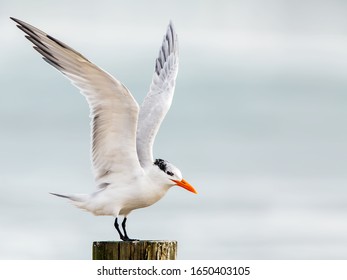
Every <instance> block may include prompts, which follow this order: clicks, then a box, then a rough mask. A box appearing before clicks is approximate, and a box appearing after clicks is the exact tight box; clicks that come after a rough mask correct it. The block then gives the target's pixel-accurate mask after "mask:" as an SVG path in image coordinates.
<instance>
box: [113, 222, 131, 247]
mask: <svg viewBox="0 0 347 280" xmlns="http://www.w3.org/2000/svg"><path fill="white" fill-rule="evenodd" d="M114 227H115V228H116V230H117V232H118V234H119V237H120V239H122V240H123V241H126V238H125V236H124V235H123V233H122V232H121V231H120V229H119V225H118V217H116V219H115V220H114ZM125 235H126V234H125ZM128 239H129V238H128Z"/></svg>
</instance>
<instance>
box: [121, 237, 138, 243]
mask: <svg viewBox="0 0 347 280" xmlns="http://www.w3.org/2000/svg"><path fill="white" fill-rule="evenodd" d="M122 240H123V241H128V242H132V241H140V239H133V238H129V237H128V238H126V237H125V236H123V238H122Z"/></svg>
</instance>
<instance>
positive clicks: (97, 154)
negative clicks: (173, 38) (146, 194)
mask: <svg viewBox="0 0 347 280" xmlns="http://www.w3.org/2000/svg"><path fill="white" fill-rule="evenodd" d="M11 19H12V20H14V21H15V22H16V23H17V24H18V25H17V26H18V28H19V29H21V30H22V31H23V32H25V33H26V34H27V35H26V38H27V39H28V40H29V41H30V42H32V43H33V44H34V49H35V50H36V51H38V52H39V53H40V54H41V55H42V56H43V59H44V60H45V61H46V62H48V63H49V64H51V65H52V66H53V67H55V68H57V69H58V70H59V71H60V72H61V73H63V74H64V75H65V76H66V77H67V78H68V79H70V80H71V82H72V83H73V84H74V85H75V86H76V87H77V88H79V89H80V91H81V93H82V95H84V96H85V98H86V99H87V101H88V104H89V107H90V110H91V118H92V124H91V127H92V159H93V167H94V175H95V179H96V181H97V182H98V184H99V185H104V184H107V183H108V182H107V179H105V178H107V175H108V174H110V173H122V174H124V173H126V172H130V173H131V174H132V175H133V174H134V173H135V174H136V172H143V170H142V168H141V166H140V163H139V161H138V158H137V152H136V128H137V120H138V113H139V106H138V104H137V103H136V101H135V99H134V98H133V96H132V95H131V93H130V92H129V90H128V89H127V88H126V87H125V86H124V85H123V84H121V83H120V82H119V81H118V80H116V79H115V78H113V77H112V76H111V75H109V74H108V73H106V72H105V71H103V70H102V69H100V68H99V67H97V66H96V65H94V64H93V63H91V62H90V61H89V60H88V59H86V58H85V57H84V56H82V55H81V54H80V53H78V52H77V51H75V50H74V49H72V48H70V47H69V46H67V45H66V44H64V43H62V42H60V41H59V40H57V39H55V38H53V37H52V36H50V35H48V34H46V33H44V32H42V31H41V30H39V29H37V28H35V27H34V26H31V25H29V24H27V23H25V22H23V21H20V20H18V19H15V18H11Z"/></svg>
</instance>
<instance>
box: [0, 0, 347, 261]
mask: <svg viewBox="0 0 347 280" xmlns="http://www.w3.org/2000/svg"><path fill="white" fill-rule="evenodd" d="M346 12H347V2H345V1H339V0H331V1H323V0H318V1H317V0H316V1H313V0H312V1H311V0H303V1H299V0H294V1H292V0H291V1H289V0H282V1H271V0H262V1H258V0H242V1H241V0H232V1H212V0H210V1H154V0H150V1H141V2H140V1H118V0H117V1H115V0H112V1H111V0H105V1H79V0H78V1H67V0H60V1H51V0H49V1H36V2H34V1H24V0H14V1H9V0H0V31H1V39H0V40H1V44H0V87H1V90H0V172H1V173H0V190H1V195H0V258H1V259H90V258H91V244H92V241H94V240H114V239H116V238H118V237H117V234H116V232H115V230H114V229H113V218H112V217H94V216H92V215H90V214H89V213H85V212H82V211H80V210H78V209H75V208H74V207H73V206H71V205H69V204H68V203H67V202H66V201H65V200H62V199H58V198H56V197H53V196H51V195H49V194H48V193H49V192H61V193H69V192H82V193H83V192H91V191H93V190H94V184H93V178H92V175H91V167H90V159H89V150H90V147H89V145H90V140H89V135H90V128H89V119H88V115H89V110H88V106H87V104H86V102H85V100H84V98H83V97H82V96H81V95H80V94H79V93H78V91H77V90H76V89H75V88H74V87H73V86H71V85H70V83H69V82H68V81H67V80H66V79H65V78H64V77H63V76H62V75H60V74H59V73H58V72H57V71H56V70H55V69H53V68H52V67H51V66H49V65H47V64H46V63H45V62H44V61H43V60H42V59H41V58H40V56H39V55H38V54H37V53H36V52H35V51H33V49H32V48H31V45H30V43H29V42H28V41H27V40H25V38H24V36H23V34H22V32H21V31H20V30H18V29H17V28H16V27H15V24H14V23H13V22H11V21H10V20H9V16H13V17H17V18H19V19H22V20H24V21H27V22H29V23H31V24H33V25H35V26H37V27H39V28H40V29H42V30H44V31H46V32H47V33H49V34H50V35H52V36H55V37H56V38H58V39H60V40H62V41H63V42H65V43H67V44H68V45H70V46H72V47H73V48H75V49H76V50H78V51H79V52H81V53H82V54H84V55H85V56H86V57H88V58H89V59H90V60H91V61H93V62H95V63H96V64H97V65H99V66H100V67H102V68H103V69H105V70H107V71H108V72H109V73H112V74H113V75H115V76H116V77H117V78H118V79H119V80H121V81H122V82H123V83H124V84H125V85H127V87H128V88H129V89H130V90H131V92H132V93H133V95H134V96H135V98H136V99H137V100H138V102H141V101H142V99H143V98H144V96H145V94H146V93H147V90H148V87H149V83H150V81H151V77H152V73H153V70H154V60H155V58H156V56H157V54H158V50H159V47H160V44H161V40H162V36H163V35H164V32H165V30H166V26H167V24H168V22H169V20H170V19H172V20H173V22H174V24H175V26H176V30H177V33H178V36H179V42H180V69H179V75H178V80H177V87H176V94H175V97H174V102H173V105H172V107H171V110H170V112H169V114H168V115H167V117H166V119H165V121H164V123H163V125H162V127H161V129H160V131H159V135H158V136H157V139H156V142H155V151H154V152H155V157H158V158H164V159H167V160H169V161H171V162H172V163H174V164H175V165H177V166H178V167H179V168H180V169H181V170H182V172H183V175H184V177H185V178H186V179H187V180H188V181H189V182H190V183H191V184H192V185H193V186H195V187H196V189H197V190H198V192H199V195H197V196H195V195H193V194H191V193H188V192H186V191H184V190H182V189H179V188H173V189H172V190H170V192H169V193H168V194H167V196H166V197H165V198H164V199H163V200H161V201H160V202H159V203H157V204H155V205H154V206H152V207H149V208H146V209H143V210H139V211H134V212H133V213H132V214H131V215H130V217H129V222H128V231H129V233H131V236H132V237H138V238H141V239H174V240H178V242H179V253H178V257H179V258H180V259H346V258H347V174H346V167H347V164H346V159H347V148H346V141H347V132H346V120H347V110H346V109H347V96H346V90H347V81H346V77H347V33H346V32H347V18H346V16H345V15H346Z"/></svg>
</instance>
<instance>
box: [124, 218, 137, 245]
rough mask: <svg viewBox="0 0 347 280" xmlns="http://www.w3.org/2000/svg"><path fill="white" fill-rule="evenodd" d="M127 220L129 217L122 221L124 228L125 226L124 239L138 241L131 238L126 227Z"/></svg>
mask: <svg viewBox="0 0 347 280" xmlns="http://www.w3.org/2000/svg"><path fill="white" fill-rule="evenodd" d="M126 222H127V217H124V220H123V222H122V228H123V232H124V238H125V239H123V241H138V239H131V238H129V236H128V234H127V230H126V229H125V226H126Z"/></svg>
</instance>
